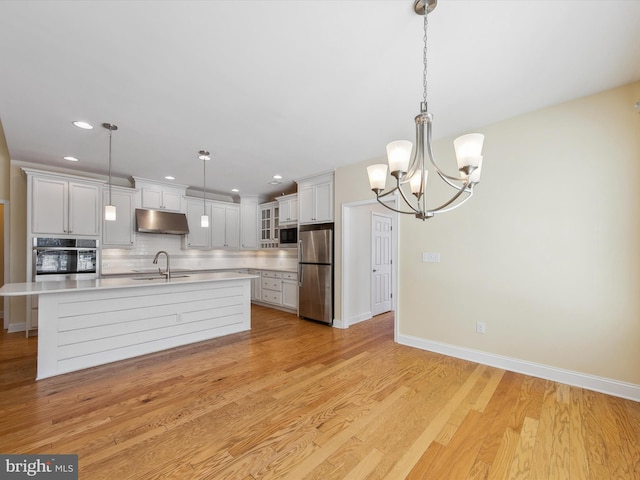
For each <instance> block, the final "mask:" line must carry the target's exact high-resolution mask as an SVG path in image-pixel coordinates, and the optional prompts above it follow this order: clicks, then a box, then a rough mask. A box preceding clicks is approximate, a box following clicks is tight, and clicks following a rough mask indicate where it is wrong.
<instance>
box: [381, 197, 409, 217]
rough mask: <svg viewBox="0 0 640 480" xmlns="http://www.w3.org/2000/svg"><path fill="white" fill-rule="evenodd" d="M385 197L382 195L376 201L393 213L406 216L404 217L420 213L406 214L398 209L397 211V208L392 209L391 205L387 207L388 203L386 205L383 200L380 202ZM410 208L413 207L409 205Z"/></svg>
mask: <svg viewBox="0 0 640 480" xmlns="http://www.w3.org/2000/svg"><path fill="white" fill-rule="evenodd" d="M383 196H384V195H380V196H378V197H377V198H376V200H378V203H379V204H380V205H382V206H383V207H385V208H387V209H389V210H391V211H392V212H396V213H402V214H404V215H416V214H417V213H418V212H405V211H403V210H398V209H396V208H393V207H390V206H389V205H387V204H386V203H384V202H383V201H382V200H380V198H382V197H383ZM409 206H411V205H409Z"/></svg>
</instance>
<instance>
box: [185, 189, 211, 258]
mask: <svg viewBox="0 0 640 480" xmlns="http://www.w3.org/2000/svg"><path fill="white" fill-rule="evenodd" d="M186 204H187V223H188V224H189V234H188V235H185V243H186V246H187V248H209V247H210V246H211V218H209V227H201V226H200V217H202V215H203V213H204V211H205V207H206V210H207V214H208V215H210V212H209V209H210V208H209V204H207V203H204V202H203V201H202V200H198V199H196V198H188V199H187V200H186Z"/></svg>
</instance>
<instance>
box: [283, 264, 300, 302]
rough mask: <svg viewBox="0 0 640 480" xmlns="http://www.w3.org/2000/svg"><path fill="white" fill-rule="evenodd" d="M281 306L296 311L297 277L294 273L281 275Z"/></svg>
mask: <svg viewBox="0 0 640 480" xmlns="http://www.w3.org/2000/svg"><path fill="white" fill-rule="evenodd" d="M282 306H283V307H287V308H291V309H294V310H297V309H298V275H297V274H296V273H289V272H285V273H283V274H282Z"/></svg>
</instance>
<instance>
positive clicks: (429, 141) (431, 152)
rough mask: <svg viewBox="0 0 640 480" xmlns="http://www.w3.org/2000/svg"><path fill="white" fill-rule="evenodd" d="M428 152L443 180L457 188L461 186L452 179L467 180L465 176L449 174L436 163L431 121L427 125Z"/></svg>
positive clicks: (457, 180)
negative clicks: (432, 144)
mask: <svg viewBox="0 0 640 480" xmlns="http://www.w3.org/2000/svg"><path fill="white" fill-rule="evenodd" d="M427 153H428V154H429V160H430V161H431V164H432V165H433V166H434V167H435V169H436V173H437V174H438V176H439V177H440V178H442V180H444V181H445V182H446V183H448V184H449V185H450V186H451V187H453V188H455V189H456V190H458V189H459V188H460V187H459V186H458V185H456V184H455V183H453V182H451V181H450V180H452V181H454V182H466V179H465V178H462V177H454V176H452V175H447V174H446V173H444V171H443V170H442V169H441V168H440V167H439V166H438V164H437V163H436V161H435V158H434V156H433V150H432V148H431V122H429V124H428V125H427Z"/></svg>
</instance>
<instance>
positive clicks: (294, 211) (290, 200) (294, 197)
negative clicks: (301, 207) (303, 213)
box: [276, 193, 298, 225]
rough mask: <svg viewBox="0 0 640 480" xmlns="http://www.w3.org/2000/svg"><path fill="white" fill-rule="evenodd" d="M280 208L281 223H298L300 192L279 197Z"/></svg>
mask: <svg viewBox="0 0 640 480" xmlns="http://www.w3.org/2000/svg"><path fill="white" fill-rule="evenodd" d="M276 200H277V201H278V205H279V210H280V225H291V224H296V223H298V194H297V193H293V194H291V195H283V196H280V197H277V198H276Z"/></svg>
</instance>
